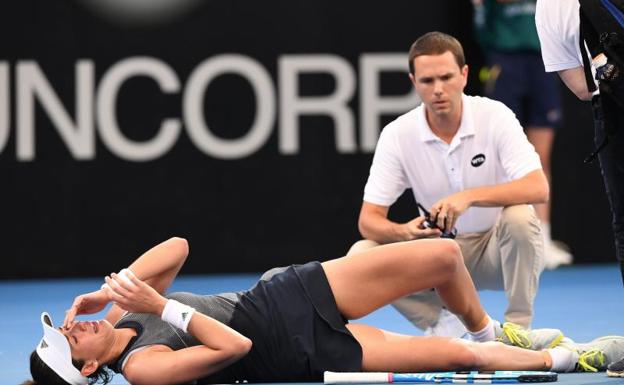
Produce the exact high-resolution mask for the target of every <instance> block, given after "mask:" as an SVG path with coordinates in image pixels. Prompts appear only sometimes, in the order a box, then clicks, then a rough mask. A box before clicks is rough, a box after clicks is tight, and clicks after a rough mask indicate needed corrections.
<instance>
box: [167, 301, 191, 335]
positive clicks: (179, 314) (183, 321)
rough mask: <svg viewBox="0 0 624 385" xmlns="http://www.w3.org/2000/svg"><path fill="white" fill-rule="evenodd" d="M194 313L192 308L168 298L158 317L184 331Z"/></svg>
mask: <svg viewBox="0 0 624 385" xmlns="http://www.w3.org/2000/svg"><path fill="white" fill-rule="evenodd" d="M194 313H195V309H194V308H192V307H190V306H188V305H185V304H183V303H180V302H178V301H176V300H175V299H169V300H168V301H167V304H166V305H165V308H164V309H163V312H162V314H161V316H160V318H161V319H162V320H163V321H165V322H167V323H169V324H170V325H172V326H175V327H177V328H178V329H181V330H182V331H184V332H185V333H186V331H187V328H188V324H189V322H191V318H192V317H193V314H194Z"/></svg>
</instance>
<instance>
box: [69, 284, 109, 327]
mask: <svg viewBox="0 0 624 385" xmlns="http://www.w3.org/2000/svg"><path fill="white" fill-rule="evenodd" d="M109 302H110V299H109V297H108V295H107V294H106V293H105V292H104V290H98V291H93V292H91V293H86V294H82V295H79V296H78V297H76V299H74V303H73V304H72V306H71V307H70V308H69V310H67V311H65V319H64V320H63V327H64V328H67V329H69V328H71V327H72V326H73V324H74V323H75V321H74V320H75V318H76V316H78V315H81V314H94V313H97V312H100V311H102V310H103V309H104V308H105V307H106V305H107V304H108V303H109Z"/></svg>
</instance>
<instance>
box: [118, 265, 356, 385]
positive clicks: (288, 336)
mask: <svg viewBox="0 0 624 385" xmlns="http://www.w3.org/2000/svg"><path fill="white" fill-rule="evenodd" d="M168 298H173V299H175V300H177V301H179V302H182V303H185V304H187V305H189V306H192V307H194V308H195V309H197V311H199V312H201V313H203V314H206V315H208V316H210V317H212V318H215V319H217V320H218V321H220V322H222V323H224V324H226V325H228V326H230V327H231V328H233V329H234V330H236V331H238V332H239V333H241V334H243V335H244V336H246V337H248V338H250V339H251V340H252V342H253V346H252V348H251V351H250V352H249V353H248V354H247V355H246V356H245V357H243V358H242V359H240V360H239V361H237V362H235V363H234V364H232V365H230V366H228V367H227V368H224V369H222V370H221V371H219V372H217V373H214V374H212V375H210V376H208V377H205V378H202V379H200V380H198V381H197V383H198V384H209V383H233V382H236V381H249V382H287V381H320V380H321V379H322V377H323V371H325V370H333V371H344V372H357V371H361V369H362V348H361V347H360V345H359V343H358V342H357V341H356V339H355V338H354V337H353V335H351V333H350V332H349V331H348V330H347V328H346V326H345V323H346V321H345V320H344V319H343V317H342V315H341V314H340V312H339V311H338V308H337V306H336V301H335V299H334V296H333V293H332V291H331V288H330V287H329V282H328V281H327V277H326V276H325V272H324V271H323V269H322V267H321V264H320V263H318V262H310V263H307V264H305V265H293V266H290V267H288V268H286V269H284V271H282V272H280V273H278V274H275V275H274V276H272V277H271V278H270V279H268V280H260V281H259V282H258V283H257V284H256V285H255V286H254V287H253V288H251V289H250V290H247V291H241V292H238V293H227V294H218V295H205V296H202V295H195V294H191V293H173V294H171V295H168ZM115 328H133V329H135V330H136V331H137V337H135V338H133V340H131V341H130V343H129V344H128V346H127V347H126V349H125V350H124V352H123V353H122V354H121V356H120V357H119V359H118V360H117V361H116V362H114V363H112V364H110V365H109V367H110V368H111V369H112V370H114V371H115V372H118V373H121V371H122V368H123V363H124V360H125V359H126V357H128V355H129V354H131V352H132V351H134V350H136V349H139V348H142V347H146V346H150V345H166V346H169V347H170V348H171V349H173V350H179V349H183V348H186V347H189V346H194V345H201V342H199V341H198V340H197V339H196V338H195V337H193V336H191V335H190V334H189V333H184V332H183V331H182V330H180V329H177V328H175V327H173V326H171V325H170V324H168V323H166V322H164V321H162V320H161V319H160V318H159V317H157V316H154V315H151V314H140V313H128V314H126V315H125V316H123V317H122V318H121V319H120V320H119V321H118V322H117V324H116V325H115Z"/></svg>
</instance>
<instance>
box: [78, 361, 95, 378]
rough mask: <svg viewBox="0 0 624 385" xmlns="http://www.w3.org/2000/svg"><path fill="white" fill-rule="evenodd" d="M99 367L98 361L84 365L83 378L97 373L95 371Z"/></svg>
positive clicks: (81, 371)
mask: <svg viewBox="0 0 624 385" xmlns="http://www.w3.org/2000/svg"><path fill="white" fill-rule="evenodd" d="M99 367H100V365H99V364H98V362H97V360H89V361H87V362H85V363H84V364H83V365H82V369H80V373H81V374H82V375H83V376H85V377H88V376H90V375H91V374H93V373H95V371H96V370H98V368H99Z"/></svg>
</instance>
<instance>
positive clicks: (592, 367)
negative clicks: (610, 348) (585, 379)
mask: <svg viewBox="0 0 624 385" xmlns="http://www.w3.org/2000/svg"><path fill="white" fill-rule="evenodd" d="M605 361H606V359H605V355H604V353H603V352H602V350H599V349H591V350H587V351H585V352H582V353H581V352H579V358H578V369H579V370H580V371H582V372H597V371H598V368H596V366H598V367H600V368H602V367H604V365H605Z"/></svg>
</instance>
